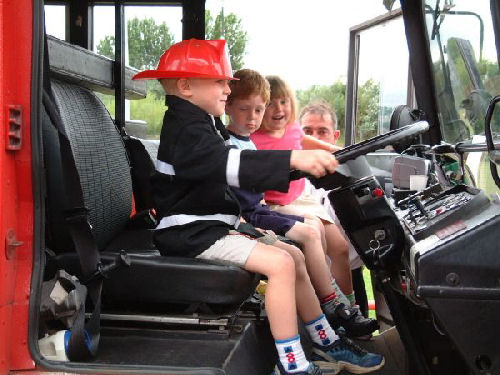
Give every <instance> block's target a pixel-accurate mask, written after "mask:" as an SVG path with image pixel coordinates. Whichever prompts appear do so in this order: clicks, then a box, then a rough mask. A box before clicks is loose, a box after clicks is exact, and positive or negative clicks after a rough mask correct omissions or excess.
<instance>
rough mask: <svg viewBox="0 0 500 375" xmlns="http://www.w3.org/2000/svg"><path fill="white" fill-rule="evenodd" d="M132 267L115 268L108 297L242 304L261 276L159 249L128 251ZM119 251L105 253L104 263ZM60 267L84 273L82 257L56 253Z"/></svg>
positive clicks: (107, 281) (150, 301)
mask: <svg viewBox="0 0 500 375" xmlns="http://www.w3.org/2000/svg"><path fill="white" fill-rule="evenodd" d="M128 253H129V256H130V258H131V261H132V262H131V265H130V267H122V268H119V269H117V270H115V271H113V272H112V273H111V274H110V275H109V279H105V281H104V285H103V293H104V300H107V301H119V302H129V303H132V304H134V305H137V306H139V307H140V304H143V303H144V304H148V305H149V304H169V303H182V304H192V303H199V302H202V303H206V304H208V305H210V304H216V305H218V304H221V305H239V304H241V303H243V302H244V301H245V300H246V299H247V298H248V296H249V295H251V294H252V292H253V290H254V288H255V286H256V285H257V283H258V281H259V278H260V277H259V276H258V275H256V274H253V273H250V272H248V271H245V270H243V269H241V268H239V267H236V266H232V265H228V264H222V263H216V262H210V261H205V260H201V259H195V258H182V257H168V256H161V255H160V253H159V252H158V251H157V250H147V251H133V252H128ZM117 254H118V252H103V253H101V259H102V262H103V264H107V263H110V262H111V261H113V260H114V259H115V257H116V256H117ZM55 261H56V263H57V266H58V267H61V268H64V269H66V270H67V271H68V272H70V273H71V274H74V275H77V276H78V277H80V276H81V274H80V264H79V260H78V256H77V255H76V254H75V253H65V254H60V255H58V256H56V258H55Z"/></svg>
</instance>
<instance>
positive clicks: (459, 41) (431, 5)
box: [425, 0, 500, 143]
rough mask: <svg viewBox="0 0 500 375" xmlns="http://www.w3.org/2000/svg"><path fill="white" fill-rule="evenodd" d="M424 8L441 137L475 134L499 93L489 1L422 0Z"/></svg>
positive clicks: (457, 138) (464, 137)
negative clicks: (492, 99)
mask: <svg viewBox="0 0 500 375" xmlns="http://www.w3.org/2000/svg"><path fill="white" fill-rule="evenodd" d="M425 10H426V24H427V32H428V36H429V42H430V50H431V56H432V63H433V70H434V81H435V89H436V98H437V103H438V110H439V117H440V124H441V132H442V138H443V141H445V142H449V143H456V142H460V141H465V140H474V138H481V137H480V136H481V135H484V116H485V113H486V109H487V107H488V104H489V102H490V99H491V98H492V97H493V96H495V95H498V94H499V93H500V73H499V69H498V61H497V54H496V48H495V37H494V32H493V25H492V20H491V13H490V1H489V0H475V1H469V0H427V1H426V8H425ZM475 136H476V137H475ZM477 136H479V137H477Z"/></svg>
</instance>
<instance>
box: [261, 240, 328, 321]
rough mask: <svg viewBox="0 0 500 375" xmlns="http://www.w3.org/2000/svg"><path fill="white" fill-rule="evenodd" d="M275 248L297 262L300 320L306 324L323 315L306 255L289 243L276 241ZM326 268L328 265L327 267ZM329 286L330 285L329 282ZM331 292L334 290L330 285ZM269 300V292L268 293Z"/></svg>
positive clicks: (296, 288)
mask: <svg viewBox="0 0 500 375" xmlns="http://www.w3.org/2000/svg"><path fill="white" fill-rule="evenodd" d="M274 246H277V247H279V248H281V249H283V250H285V251H287V252H288V253H289V254H290V255H291V256H292V258H293V260H294V262H295V272H296V283H295V298H296V300H297V311H298V312H299V316H300V318H301V319H302V320H303V321H304V322H309V321H311V320H313V319H316V318H317V317H318V316H320V315H321V314H323V311H322V310H321V307H320V304H319V300H318V297H317V296H316V291H315V290H314V289H315V288H314V287H313V285H312V284H311V280H310V278H309V277H310V275H309V274H308V272H307V268H306V260H305V257H304V254H303V253H302V252H301V251H300V250H299V249H298V248H296V247H295V246H293V245H289V244H287V243H284V242H281V241H276V242H275V243H274ZM325 267H326V265H325ZM327 284H330V282H329V280H327ZM330 289H331V292H330V293H333V288H332V286H331V285H330ZM266 298H267V291H266Z"/></svg>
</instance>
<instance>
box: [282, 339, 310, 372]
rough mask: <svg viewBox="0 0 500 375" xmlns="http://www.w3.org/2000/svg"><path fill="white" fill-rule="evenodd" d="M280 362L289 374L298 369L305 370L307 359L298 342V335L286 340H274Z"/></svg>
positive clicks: (307, 363)
mask: <svg viewBox="0 0 500 375" xmlns="http://www.w3.org/2000/svg"><path fill="white" fill-rule="evenodd" d="M274 344H275V345H276V349H277V350H278V355H279V358H280V362H281V364H282V366H283V368H284V369H285V371H286V372H289V373H291V374H293V373H295V372H300V371H307V368H308V367H309V361H308V360H307V359H306V355H305V354H304V350H303V349H302V345H301V344H300V336H299V335H297V336H295V337H292V338H291V339H288V340H276V341H274Z"/></svg>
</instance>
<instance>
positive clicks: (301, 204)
mask: <svg viewBox="0 0 500 375" xmlns="http://www.w3.org/2000/svg"><path fill="white" fill-rule="evenodd" d="M269 207H270V208H271V210H273V211H277V212H280V213H282V214H287V215H299V216H303V215H305V214H309V215H313V216H317V217H319V218H320V219H321V220H323V221H326V222H328V223H331V224H333V218H332V217H331V216H330V215H329V214H328V211H327V210H326V209H325V207H323V205H322V204H321V203H320V202H319V200H318V199H317V198H316V197H315V196H313V195H312V194H310V193H308V192H307V191H306V190H305V189H304V191H303V192H302V194H301V195H300V196H299V197H298V198H297V199H295V200H294V201H293V202H291V203H289V204H287V205H286V206H280V205H278V204H272V205H269Z"/></svg>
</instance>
